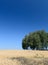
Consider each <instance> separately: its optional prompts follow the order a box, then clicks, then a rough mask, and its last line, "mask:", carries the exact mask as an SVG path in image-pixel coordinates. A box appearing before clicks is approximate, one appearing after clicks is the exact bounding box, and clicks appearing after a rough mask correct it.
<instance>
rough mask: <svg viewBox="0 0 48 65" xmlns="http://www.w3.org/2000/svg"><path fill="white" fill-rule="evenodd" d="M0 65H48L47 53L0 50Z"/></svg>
mask: <svg viewBox="0 0 48 65" xmlns="http://www.w3.org/2000/svg"><path fill="white" fill-rule="evenodd" d="M0 65H48V51H32V50H28V51H27V50H0Z"/></svg>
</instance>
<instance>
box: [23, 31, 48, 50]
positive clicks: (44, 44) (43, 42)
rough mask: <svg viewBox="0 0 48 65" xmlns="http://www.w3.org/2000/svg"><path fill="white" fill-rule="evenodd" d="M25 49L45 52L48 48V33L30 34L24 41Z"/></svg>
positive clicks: (37, 32)
mask: <svg viewBox="0 0 48 65" xmlns="http://www.w3.org/2000/svg"><path fill="white" fill-rule="evenodd" d="M22 48H23V49H29V48H30V49H32V50H34V49H36V50H44V49H46V50H47V48H48V33H47V32H46V31H44V30H40V31H36V32H33V33H29V34H28V35H26V36H25V37H24V38H23V40H22Z"/></svg>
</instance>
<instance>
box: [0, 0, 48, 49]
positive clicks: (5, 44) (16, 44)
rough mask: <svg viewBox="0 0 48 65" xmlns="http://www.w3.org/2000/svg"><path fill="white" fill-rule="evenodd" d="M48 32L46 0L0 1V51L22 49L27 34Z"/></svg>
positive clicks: (47, 6) (47, 3)
mask: <svg viewBox="0 0 48 65" xmlns="http://www.w3.org/2000/svg"><path fill="white" fill-rule="evenodd" d="M42 29H44V30H45V31H47V32H48V0H0V49H22V39H23V38H24V36H25V35H26V34H28V33H29V32H33V31H36V30H42Z"/></svg>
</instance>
